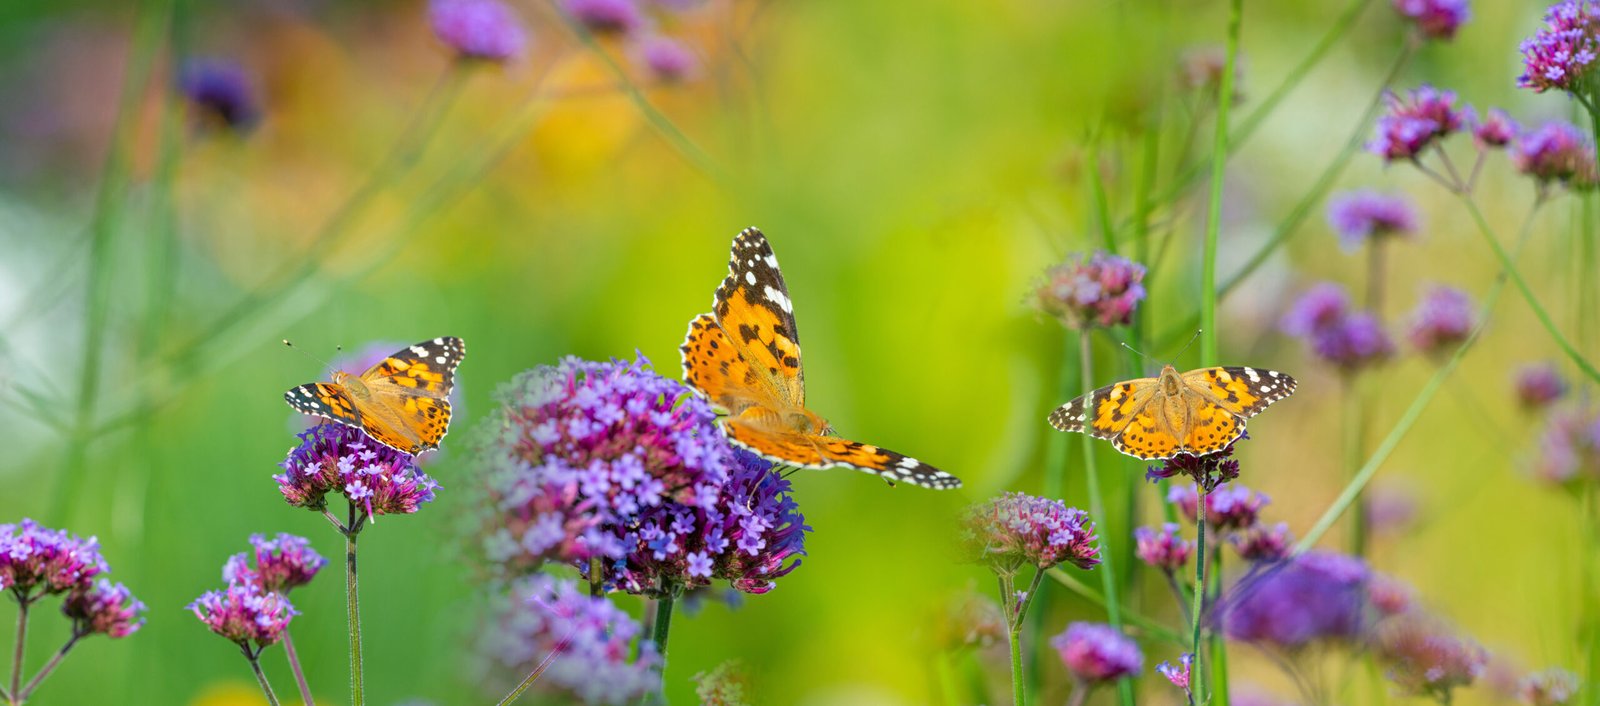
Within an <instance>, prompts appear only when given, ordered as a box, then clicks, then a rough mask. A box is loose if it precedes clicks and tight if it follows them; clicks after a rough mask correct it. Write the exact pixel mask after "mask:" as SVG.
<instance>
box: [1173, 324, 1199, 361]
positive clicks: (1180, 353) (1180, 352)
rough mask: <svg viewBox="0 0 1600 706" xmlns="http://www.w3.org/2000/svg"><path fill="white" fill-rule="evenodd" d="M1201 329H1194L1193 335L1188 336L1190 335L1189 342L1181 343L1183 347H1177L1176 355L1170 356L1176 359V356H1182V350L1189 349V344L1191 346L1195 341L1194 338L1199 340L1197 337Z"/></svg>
mask: <svg viewBox="0 0 1600 706" xmlns="http://www.w3.org/2000/svg"><path fill="white" fill-rule="evenodd" d="M1201 330H1202V329H1195V330H1194V335H1193V336H1190V337H1189V342H1188V343H1185V344H1183V348H1180V349H1178V355H1175V356H1172V357H1173V359H1174V360H1176V359H1178V358H1180V357H1182V356H1183V352H1184V351H1186V350H1189V346H1192V345H1194V342H1195V341H1196V340H1199V338H1200V331H1201Z"/></svg>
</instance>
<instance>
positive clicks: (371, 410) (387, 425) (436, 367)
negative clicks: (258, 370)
mask: <svg viewBox="0 0 1600 706" xmlns="http://www.w3.org/2000/svg"><path fill="white" fill-rule="evenodd" d="M466 353H467V348H466V344H465V343H463V342H462V341H461V339H459V338H456V337H454V336H446V337H444V338H435V339H432V340H427V341H423V342H421V343H417V344H415V345H411V346H406V347H405V348H402V349H400V350H398V351H395V352H394V354H393V355H390V356H389V357H387V358H384V359H383V360H381V361H378V364H377V365H374V366H372V367H371V368H369V369H367V371H366V372H364V373H362V374H360V375H350V374H349V373H346V372H344V371H338V370H336V371H334V373H333V381H332V382H314V383H310V384H307V385H300V386H299V387H294V388H290V390H289V391H288V392H285V393H283V399H284V400H286V401H287V402H288V403H289V406H290V407H293V408H295V410H296V411H298V412H301V413H303V414H310V415H315V416H318V417H326V418H328V419H332V420H333V421H335V422H338V423H340V424H346V425H349V426H352V427H355V428H357V429H361V430H363V431H365V432H366V433H367V435H368V436H371V437H372V438H373V439H374V440H376V441H378V442H379V443H381V444H383V445H385V446H390V447H393V448H395V449H398V450H400V451H404V452H406V453H409V454H418V453H421V452H423V451H427V450H428V449H435V448H438V447H439V440H440V439H443V438H444V435H445V432H447V431H449V428H450V400H449V399H447V398H448V397H449V396H450V390H451V388H452V387H454V386H455V376H456V366H457V365H460V364H461V358H462V357H463V356H465V355H466Z"/></svg>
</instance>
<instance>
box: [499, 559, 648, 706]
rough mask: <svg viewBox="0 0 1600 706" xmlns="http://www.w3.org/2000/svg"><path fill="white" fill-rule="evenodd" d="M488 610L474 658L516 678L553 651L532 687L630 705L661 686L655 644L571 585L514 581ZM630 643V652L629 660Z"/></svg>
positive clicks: (544, 579) (607, 604)
mask: <svg viewBox="0 0 1600 706" xmlns="http://www.w3.org/2000/svg"><path fill="white" fill-rule="evenodd" d="M494 611H495V612H494V615H492V616H491V619H490V621H489V623H488V625H489V626H490V629H489V630H487V631H485V632H484V633H482V635H481V637H480V643H479V650H480V653H481V654H482V655H483V656H484V657H485V658H486V659H487V660H488V661H490V662H493V663H497V664H498V665H499V666H500V667H501V668H504V669H505V670H506V671H507V672H508V673H510V674H513V675H515V676H516V677H518V678H520V677H521V676H522V675H523V674H526V673H527V672H528V671H529V670H531V669H532V668H533V666H534V665H536V664H538V663H540V662H541V661H543V660H544V659H546V658H547V657H549V656H551V655H552V654H554V655H555V659H554V661H552V662H551V663H550V667H549V669H548V670H547V671H546V672H545V673H544V676H543V677H541V678H540V680H539V681H538V682H537V685H538V686H539V687H540V688H551V687H555V688H558V689H560V690H562V691H566V692H569V693H571V694H572V695H574V696H576V697H577V698H578V699H579V700H582V701H583V702H584V703H590V704H597V703H600V704H622V703H629V702H632V701H635V700H637V699H639V698H640V697H642V696H644V695H646V694H650V693H654V692H656V691H657V690H659V689H660V688H661V665H662V660H661V657H660V655H659V654H657V652H656V646H655V643H653V642H651V641H649V640H640V639H639V637H640V635H641V633H642V630H641V628H640V627H639V623H638V622H636V621H634V619H633V618H631V617H629V616H628V614H627V613H626V612H623V611H622V610H621V609H619V608H617V607H616V606H615V605H612V603H611V601H608V600H606V599H604V598H597V597H591V596H589V595H587V594H586V593H585V592H583V591H581V590H580V589H579V588H578V586H577V585H576V584H574V583H573V582H571V581H561V580H557V579H554V578H551V577H549V576H546V575H542V574H540V575H534V576H528V577H524V578H521V579H517V580H516V582H515V583H514V584H513V585H512V590H511V595H510V596H509V597H508V598H507V599H506V600H504V601H502V602H501V603H500V604H499V605H497V606H496V607H495V609H494ZM636 641H637V643H638V652H637V655H636V656H630V655H634V651H633V648H632V645H634V643H635V642H636Z"/></svg>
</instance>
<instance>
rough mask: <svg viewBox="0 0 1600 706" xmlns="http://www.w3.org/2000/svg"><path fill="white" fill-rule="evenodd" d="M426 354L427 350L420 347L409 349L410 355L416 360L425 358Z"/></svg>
mask: <svg viewBox="0 0 1600 706" xmlns="http://www.w3.org/2000/svg"><path fill="white" fill-rule="evenodd" d="M427 354H428V349H426V348H423V347H422V346H412V347H411V355H414V356H416V357H418V358H421V357H423V356H425V355H427Z"/></svg>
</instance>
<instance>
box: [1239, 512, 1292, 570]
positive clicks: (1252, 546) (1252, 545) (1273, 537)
mask: <svg viewBox="0 0 1600 706" xmlns="http://www.w3.org/2000/svg"><path fill="white" fill-rule="evenodd" d="M1228 543H1229V544H1232V545H1233V550H1234V551H1235V552H1237V553H1238V554H1239V558H1241V559H1244V560H1245V561H1251V562H1259V563H1270V562H1274V561H1278V560H1280V559H1285V558H1287V557H1288V556H1289V551H1290V550H1291V549H1293V548H1294V547H1293V546H1292V545H1293V544H1294V535H1293V534H1291V533H1290V532H1289V524H1288V523H1286V522H1279V523H1277V524H1274V525H1268V524H1266V523H1260V522H1258V523H1256V524H1253V525H1251V526H1249V527H1246V528H1244V529H1242V530H1239V531H1237V532H1234V533H1232V534H1229V535H1228Z"/></svg>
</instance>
